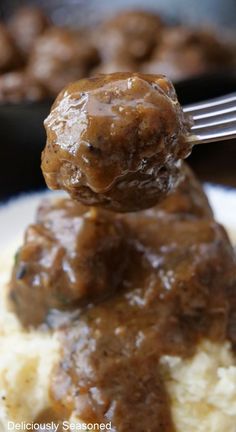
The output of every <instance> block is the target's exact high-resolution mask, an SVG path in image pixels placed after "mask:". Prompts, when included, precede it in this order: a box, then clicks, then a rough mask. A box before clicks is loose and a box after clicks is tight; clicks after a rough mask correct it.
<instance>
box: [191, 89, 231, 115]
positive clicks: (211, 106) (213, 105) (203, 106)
mask: <svg viewBox="0 0 236 432" xmlns="http://www.w3.org/2000/svg"><path fill="white" fill-rule="evenodd" d="M235 101H236V93H231V94H229V95H227V96H221V97H219V98H214V99H209V100H206V101H205V102H200V103H196V104H191V105H186V106H185V107H184V112H186V113H197V112H198V111H204V110H207V111H208V112H209V111H212V110H219V108H221V107H222V108H223V105H225V108H226V106H228V107H230V106H233V105H235ZM199 114H200V113H199Z"/></svg>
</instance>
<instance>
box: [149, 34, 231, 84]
mask: <svg viewBox="0 0 236 432" xmlns="http://www.w3.org/2000/svg"><path fill="white" fill-rule="evenodd" d="M232 62H233V55H232V53H231V49H230V48H229V47H226V45H224V43H223V42H221V41H219V40H218V39H217V37H216V36H215V35H214V34H213V33H211V32H210V31H205V30H192V29H188V28H184V27H176V28H169V29H166V30H164V31H163V33H162V42H161V43H160V45H159V46H158V47H157V48H156V50H155V51H154V53H153V56H152V59H151V60H150V62H149V63H145V64H144V65H143V66H142V70H143V72H146V73H166V74H167V75H168V76H169V77H170V78H171V79H172V80H173V81H179V80H181V79H185V78H188V77H189V76H194V75H200V74H203V73H206V72H207V71H209V70H212V69H214V68H216V67H217V68H219V67H227V66H230V64H231V63H232Z"/></svg>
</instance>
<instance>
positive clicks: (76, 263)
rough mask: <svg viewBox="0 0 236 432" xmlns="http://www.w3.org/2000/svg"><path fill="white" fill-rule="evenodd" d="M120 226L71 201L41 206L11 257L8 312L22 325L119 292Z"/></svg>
mask: <svg viewBox="0 0 236 432" xmlns="http://www.w3.org/2000/svg"><path fill="white" fill-rule="evenodd" d="M125 236H126V235H125V226H124V223H122V221H120V220H119V219H116V220H114V219H112V218H111V215H110V213H108V214H107V213H106V212H104V211H101V210H99V211H97V210H94V209H89V208H85V207H83V206H82V205H80V204H78V203H76V202H73V201H72V200H70V199H57V200H56V201H52V202H50V201H45V202H44V203H43V204H42V206H41V208H40V209H39V211H38V215H37V220H36V223H35V224H33V225H31V226H29V227H28V229H27V231H26V234H25V241H24V244H23V246H22V247H21V249H20V250H19V252H18V254H17V256H16V262H15V267H14V269H13V274H12V279H11V283H10V288H9V297H10V303H11V307H12V308H13V310H14V311H15V313H16V314H17V316H18V317H19V318H20V320H21V322H22V323H23V324H24V325H26V326H27V325H29V324H30V325H37V324H40V323H42V322H43V321H44V320H45V319H46V317H47V314H48V313H49V311H50V310H51V309H55V308H56V309H58V310H66V311H70V310H73V309H74V308H77V309H78V308H79V307H80V306H83V305H86V303H89V302H93V301H95V302H99V300H101V299H103V298H104V297H106V296H109V295H111V293H113V291H114V290H116V289H118V288H119V284H120V283H121V281H122V276H123V270H124V268H125V267H126V263H127V259H128V258H127V256H126V248H125V246H124V239H125Z"/></svg>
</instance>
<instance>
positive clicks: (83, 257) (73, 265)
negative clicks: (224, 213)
mask: <svg viewBox="0 0 236 432" xmlns="http://www.w3.org/2000/svg"><path fill="white" fill-rule="evenodd" d="M183 174H184V176H183V180H182V181H181V182H180V185H179V187H178V188H177V189H176V191H175V192H173V193H171V194H170V195H169V197H168V198H167V199H166V200H163V202H162V203H161V205H159V206H156V207H154V208H152V209H150V210H146V211H143V212H141V213H133V214H130V215H119V216H116V215H115V214H114V213H113V214H111V213H110V212H106V211H101V210H99V211H98V210H95V209H94V208H93V209H92V208H85V207H83V206H82V205H81V204H79V203H77V202H76V201H72V200H70V199H54V200H52V201H50V200H45V201H44V202H43V203H42V205H41V206H40V208H39V209H38V212H37V217H36V221H35V223H34V224H33V225H31V226H30V227H29V228H28V229H27V231H26V234H25V240H24V244H23V246H22V247H21V249H20V250H19V252H18V253H17V256H16V262H15V267H14V270H13V274H12V279H11V283H10V299H11V305H12V307H13V309H14V310H15V312H16V313H17V315H18V317H19V318H20V320H21V322H22V323H23V324H25V325H37V324H41V323H43V322H44V321H45V320H46V319H49V318H48V317H49V315H48V314H49V313H50V311H51V309H54V308H56V309H60V310H67V311H68V310H69V311H70V310H74V309H76V308H78V307H80V306H83V305H85V304H86V303H89V302H91V301H92V302H93V301H95V302H99V301H101V300H102V299H103V298H104V297H106V296H111V295H113V294H114V292H115V291H116V289H117V288H119V287H121V286H123V282H124V280H125V274H126V272H127V269H128V268H129V266H130V265H131V262H130V259H131V255H130V253H131V250H130V238H129V237H130V236H131V231H130V228H128V227H130V225H135V226H136V223H138V222H139V221H145V220H146V221H148V220H149V219H150V220H157V224H158V220H159V219H160V218H162V217H163V215H166V216H165V217H167V215H170V217H171V215H173V217H174V219H175V220H177V219H178V220H188V219H191V220H192V219H198V218H204V217H206V218H211V217H212V212H211V209H210V207H209V204H208V202H207V199H206V196H205V194H204V192H203V190H202V188H201V186H200V184H199V183H198V181H197V180H196V179H195V178H194V176H193V174H192V173H191V171H190V169H189V168H187V166H185V165H184V167H183ZM142 223H143V222H142ZM147 223H148V222H147ZM142 229H143V228H142ZM29 305H31V306H32V307H30V308H29Z"/></svg>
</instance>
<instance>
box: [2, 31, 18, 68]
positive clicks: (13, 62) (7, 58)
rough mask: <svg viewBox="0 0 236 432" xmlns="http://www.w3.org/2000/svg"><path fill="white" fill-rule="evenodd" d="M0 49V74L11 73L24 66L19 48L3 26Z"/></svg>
mask: <svg viewBox="0 0 236 432" xmlns="http://www.w3.org/2000/svg"><path fill="white" fill-rule="evenodd" d="M0 49H1V51H0V73H2V72H7V71H10V70H12V69H14V68H16V67H19V66H20V65H21V64H22V59H21V56H20V54H19V52H18V50H17V47H16V45H15V43H14V41H13V39H12V37H11V35H10V33H9V32H8V30H7V28H6V27H5V26H4V25H3V24H0Z"/></svg>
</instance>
